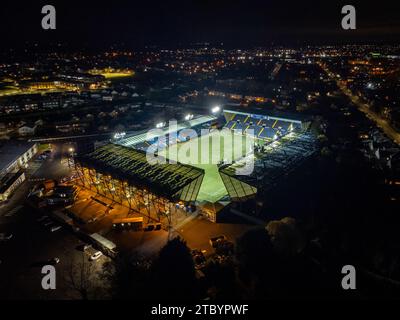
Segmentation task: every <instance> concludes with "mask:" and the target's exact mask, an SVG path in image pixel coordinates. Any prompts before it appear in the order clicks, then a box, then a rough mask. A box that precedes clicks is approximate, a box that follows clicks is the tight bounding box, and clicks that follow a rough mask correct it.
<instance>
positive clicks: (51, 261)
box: [48, 257, 60, 265]
mask: <svg viewBox="0 0 400 320" xmlns="http://www.w3.org/2000/svg"><path fill="white" fill-rule="evenodd" d="M48 262H49V263H50V264H52V265H54V264H58V263H60V259H59V258H57V257H55V258H53V259H50V260H49V261H48Z"/></svg>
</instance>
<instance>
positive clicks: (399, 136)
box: [321, 66, 400, 144]
mask: <svg viewBox="0 0 400 320" xmlns="http://www.w3.org/2000/svg"><path fill="white" fill-rule="evenodd" d="M321 67H322V69H323V70H324V71H325V72H326V74H327V75H328V76H330V71H329V70H328V69H327V68H324V67H323V66H321ZM331 79H333V80H335V81H336V84H337V85H338V87H339V89H340V90H341V91H342V93H343V94H345V95H346V96H348V97H349V98H350V100H351V101H352V102H353V104H354V105H355V106H356V107H357V108H358V109H359V110H360V111H361V112H363V113H364V114H366V115H367V117H368V118H369V119H371V120H373V121H375V123H376V125H377V126H378V127H379V128H381V129H382V130H383V132H384V133H385V134H386V135H387V136H388V137H389V138H390V139H392V140H393V141H394V142H396V143H397V144H400V133H399V132H398V131H397V130H396V129H394V128H393V127H392V126H391V124H390V123H389V121H387V120H386V119H384V118H382V117H381V116H380V115H378V114H377V113H375V112H373V111H372V109H371V107H370V106H369V105H368V104H367V103H365V102H362V101H361V99H360V98H359V97H358V96H356V95H354V94H353V93H352V92H351V90H349V89H348V88H347V87H346V86H345V85H344V84H343V83H341V82H340V80H338V79H336V78H335V77H334V76H331Z"/></svg>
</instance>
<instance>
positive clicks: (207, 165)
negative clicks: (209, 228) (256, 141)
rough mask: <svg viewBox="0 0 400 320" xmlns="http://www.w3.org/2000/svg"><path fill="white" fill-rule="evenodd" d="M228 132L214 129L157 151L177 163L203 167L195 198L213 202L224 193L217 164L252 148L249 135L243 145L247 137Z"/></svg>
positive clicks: (238, 156) (241, 154)
mask: <svg viewBox="0 0 400 320" xmlns="http://www.w3.org/2000/svg"><path fill="white" fill-rule="evenodd" d="M229 135H230V137H229V136H226V134H225V133H221V132H219V131H214V132H211V133H210V134H209V135H206V136H201V137H198V138H194V139H191V140H189V141H188V142H184V143H179V144H177V145H174V146H170V147H168V148H166V149H164V150H162V151H161V152H160V153H159V154H160V155H161V156H164V157H166V158H169V159H174V160H177V161H178V162H180V163H184V164H190V165H192V166H195V167H198V168H201V169H204V171H205V175H204V179H203V183H202V185H201V187H200V191H199V195H198V197H197V200H199V201H209V202H216V201H218V200H219V199H221V198H222V197H223V196H225V195H227V191H226V188H225V185H224V183H223V182H222V179H221V176H220V175H219V172H218V166H217V163H218V162H219V161H221V160H223V159H224V160H225V161H227V160H230V158H232V159H233V160H236V159H238V158H240V157H242V156H244V155H246V154H247V153H248V152H250V151H251V149H252V148H254V145H253V139H252V138H250V137H249V136H247V139H249V140H248V141H247V144H246V136H243V135H235V137H233V135H232V134H230V133H229ZM228 142H230V143H228Z"/></svg>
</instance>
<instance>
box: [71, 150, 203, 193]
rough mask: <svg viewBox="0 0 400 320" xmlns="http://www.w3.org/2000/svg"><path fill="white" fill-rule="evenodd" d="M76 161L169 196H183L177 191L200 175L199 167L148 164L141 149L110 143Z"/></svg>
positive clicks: (201, 173) (179, 164) (201, 171)
mask: <svg viewBox="0 0 400 320" xmlns="http://www.w3.org/2000/svg"><path fill="white" fill-rule="evenodd" d="M76 161H77V162H78V163H80V164H81V165H82V166H84V167H88V168H93V169H95V170H96V171H98V172H100V173H102V174H108V175H110V176H112V177H113V178H115V179H118V180H121V181H127V182H128V183H129V184H131V185H132V186H136V187H140V188H144V189H147V190H151V191H152V192H153V193H155V194H157V195H159V196H164V197H167V198H171V199H175V198H180V197H183V198H185V195H181V194H180V192H181V191H182V190H183V189H184V187H185V186H187V185H189V184H190V183H192V182H193V181H195V180H196V179H199V178H200V182H201V180H202V177H203V176H204V170H203V169H200V168H196V167H192V166H189V165H185V164H181V163H171V164H168V163H166V164H150V163H149V162H148V161H147V158H146V153H145V152H144V151H141V150H135V149H132V148H129V147H125V146H121V145H117V144H112V143H110V144H107V145H105V146H103V147H100V148H98V149H96V150H95V151H93V152H91V153H88V154H85V155H82V156H79V157H77V159H76ZM197 192H198V190H197ZM195 196H197V194H196V195H195ZM191 198H192V197H191Z"/></svg>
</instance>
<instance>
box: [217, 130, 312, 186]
mask: <svg viewBox="0 0 400 320" xmlns="http://www.w3.org/2000/svg"><path fill="white" fill-rule="evenodd" d="M317 149H318V146H317V142H316V140H315V138H314V137H313V136H312V135H310V134H307V133H300V134H293V136H289V135H288V136H285V137H283V138H282V139H280V140H278V141H274V142H272V143H271V144H269V145H268V146H266V152H265V153H264V154H263V155H261V154H258V156H257V157H256V159H254V170H253V172H252V173H251V174H249V175H236V170H237V169H238V168H241V167H243V166H244V165H245V162H244V160H240V161H237V162H235V163H233V164H228V165H224V166H221V167H220V169H219V171H220V172H221V173H223V174H226V175H228V176H231V177H235V178H237V179H239V180H241V181H243V182H246V183H248V184H250V185H252V186H257V187H259V186H260V185H264V186H266V185H272V184H273V183H274V182H275V181H276V179H278V178H280V177H281V176H283V175H285V174H287V173H289V172H290V171H292V170H294V169H295V168H297V167H298V166H299V165H300V164H301V163H303V161H304V160H306V159H307V158H309V157H310V156H312V155H313V154H314V153H315V152H316V151H317Z"/></svg>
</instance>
